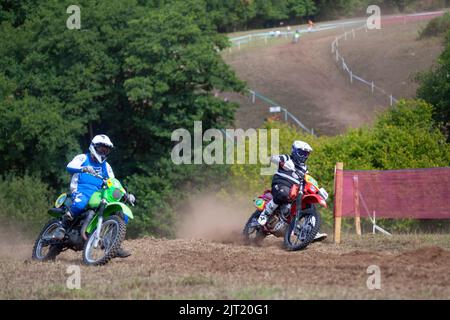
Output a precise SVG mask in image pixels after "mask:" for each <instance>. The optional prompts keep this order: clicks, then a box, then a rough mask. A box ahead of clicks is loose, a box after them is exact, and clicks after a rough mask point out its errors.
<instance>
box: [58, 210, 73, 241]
mask: <svg viewBox="0 0 450 320" xmlns="http://www.w3.org/2000/svg"><path fill="white" fill-rule="evenodd" d="M72 221H73V217H72V214H71V213H70V211H67V212H66V213H65V214H64V215H63V216H62V217H61V221H60V226H59V227H58V229H56V230H55V232H54V233H53V237H54V238H55V239H58V240H62V239H64V236H65V234H66V230H67V229H68V228H69V227H70V223H71V222H72Z"/></svg>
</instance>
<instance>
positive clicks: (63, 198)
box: [55, 193, 67, 208]
mask: <svg viewBox="0 0 450 320" xmlns="http://www.w3.org/2000/svg"><path fill="white" fill-rule="evenodd" d="M66 198H67V194H66V193H63V194H62V195H60V196H59V197H58V199H56V201H55V208H59V207H61V206H62V205H63V203H64V201H66Z"/></svg>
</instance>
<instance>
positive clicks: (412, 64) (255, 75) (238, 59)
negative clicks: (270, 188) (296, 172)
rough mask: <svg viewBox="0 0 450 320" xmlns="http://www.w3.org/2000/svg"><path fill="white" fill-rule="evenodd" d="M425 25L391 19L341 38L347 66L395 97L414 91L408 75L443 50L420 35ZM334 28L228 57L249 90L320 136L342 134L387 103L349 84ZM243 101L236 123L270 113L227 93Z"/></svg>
mask: <svg viewBox="0 0 450 320" xmlns="http://www.w3.org/2000/svg"><path fill="white" fill-rule="evenodd" d="M425 24H426V21H425V22H409V23H407V24H405V25H403V24H397V25H396V24H390V25H387V26H385V27H384V28H383V29H382V30H381V31H371V32H369V33H367V34H366V33H365V32H364V31H361V32H358V33H357V37H356V39H355V40H350V39H349V40H347V41H343V42H341V47H340V50H341V52H342V53H343V55H344V57H345V58H346V62H347V64H348V65H349V66H350V67H351V68H352V69H354V70H355V72H356V73H357V74H358V75H361V76H363V77H364V78H365V79H367V80H369V79H370V80H372V79H373V80H374V81H375V83H376V85H378V86H380V87H382V88H385V89H386V91H387V92H389V91H390V90H389V89H392V93H393V94H394V96H395V97H397V98H402V97H412V96H414V93H415V89H416V87H417V85H416V84H415V83H414V82H413V80H412V78H413V76H414V75H415V74H416V73H417V72H418V71H422V70H427V69H429V67H430V66H431V65H432V64H433V63H434V61H435V60H436V58H437V57H438V55H439V53H440V51H441V49H442V47H441V42H440V40H439V39H431V40H421V41H418V40H417V34H418V31H419V30H420V29H421V28H422V27H423V26H424V25H425ZM348 30H350V29H344V28H341V27H340V28H338V29H334V30H329V31H323V32H318V33H312V34H307V35H305V36H303V37H302V38H301V39H300V42H299V43H298V44H292V43H290V42H287V41H284V43H282V44H277V45H273V46H264V45H261V44H259V45H255V46H254V47H252V46H250V47H245V48H243V49H242V50H241V51H238V50H234V51H233V52H232V53H229V52H227V53H226V54H224V57H225V60H226V61H227V63H228V64H230V65H231V66H232V67H233V69H234V70H236V72H237V73H238V75H239V76H240V77H241V78H242V79H244V80H245V81H247V83H248V85H249V87H250V88H252V89H253V90H256V91H258V92H260V93H262V94H263V95H265V96H267V97H269V98H270V99H272V100H274V101H276V102H278V103H279V104H280V105H282V106H285V107H286V108H287V109H288V110H289V111H290V112H292V113H293V114H294V115H295V116H296V117H297V118H298V119H300V121H302V122H303V123H304V124H305V125H306V126H307V127H312V128H314V129H315V131H316V132H318V133H319V134H326V135H334V134H338V133H342V132H344V131H345V128H347V127H359V126H361V125H363V124H366V123H370V122H371V121H372V120H373V119H374V115H375V113H376V111H377V110H384V109H385V108H386V107H387V106H388V103H389V101H388V99H387V98H386V97H384V96H372V94H371V93H370V90H368V88H367V87H364V86H361V85H358V84H355V85H353V86H350V85H349V79H348V78H347V76H346V75H345V74H344V73H343V72H341V71H340V70H339V67H338V65H337V64H336V63H335V60H334V59H333V55H332V54H331V51H330V45H331V42H332V41H333V40H334V38H335V37H336V35H340V34H342V33H343V32H344V31H348ZM231 99H235V100H236V101H238V102H240V103H241V108H240V109H239V111H238V113H237V115H236V126H237V127H243V128H248V127H258V126H260V125H261V124H262V123H263V121H264V119H265V118H267V117H270V116H271V114H270V113H269V112H268V106H267V105H265V104H264V103H261V102H259V103H257V104H255V105H252V104H251V101H250V99H242V98H240V97H237V96H232V97H231Z"/></svg>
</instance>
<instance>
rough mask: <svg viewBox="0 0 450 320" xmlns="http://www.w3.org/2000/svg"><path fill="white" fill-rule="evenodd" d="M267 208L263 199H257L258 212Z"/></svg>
mask: <svg viewBox="0 0 450 320" xmlns="http://www.w3.org/2000/svg"><path fill="white" fill-rule="evenodd" d="M265 206H266V202H265V201H264V200H263V199H261V198H257V199H255V207H256V208H258V210H264V207H265Z"/></svg>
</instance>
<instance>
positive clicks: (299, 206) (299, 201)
mask: <svg viewBox="0 0 450 320" xmlns="http://www.w3.org/2000/svg"><path fill="white" fill-rule="evenodd" d="M303 184H304V182H303V181H302V183H300V191H299V193H298V196H297V199H296V200H295V205H296V209H297V212H296V213H295V223H294V228H295V227H296V226H297V222H298V219H300V214H301V212H302V198H303Z"/></svg>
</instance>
